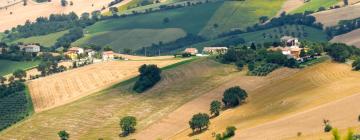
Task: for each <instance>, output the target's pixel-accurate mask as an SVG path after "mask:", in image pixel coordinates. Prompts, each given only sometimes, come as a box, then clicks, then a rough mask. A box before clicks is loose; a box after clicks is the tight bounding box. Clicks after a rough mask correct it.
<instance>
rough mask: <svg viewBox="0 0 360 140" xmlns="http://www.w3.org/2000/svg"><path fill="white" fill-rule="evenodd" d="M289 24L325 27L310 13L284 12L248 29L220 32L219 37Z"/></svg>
mask: <svg viewBox="0 0 360 140" xmlns="http://www.w3.org/2000/svg"><path fill="white" fill-rule="evenodd" d="M289 24H290V25H293V24H297V25H306V26H310V27H314V28H318V29H322V28H323V25H322V24H321V23H317V22H316V19H315V17H313V16H311V15H309V13H302V14H293V15H287V14H286V13H282V14H281V16H280V17H275V18H272V19H271V20H270V21H269V22H266V23H265V24H255V25H253V26H251V27H247V28H246V31H242V30H240V29H237V30H232V31H229V32H225V33H222V34H220V35H219V37H225V36H231V35H236V34H242V33H246V32H254V31H259V30H264V29H270V28H273V27H279V26H283V25H289Z"/></svg>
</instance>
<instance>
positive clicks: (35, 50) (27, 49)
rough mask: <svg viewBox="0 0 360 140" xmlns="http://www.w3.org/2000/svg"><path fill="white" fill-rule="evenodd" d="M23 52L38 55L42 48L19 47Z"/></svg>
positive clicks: (32, 46) (31, 46) (36, 46)
mask: <svg viewBox="0 0 360 140" xmlns="http://www.w3.org/2000/svg"><path fill="white" fill-rule="evenodd" d="M19 48H20V50H21V51H24V52H28V53H38V52H40V46H38V45H19Z"/></svg>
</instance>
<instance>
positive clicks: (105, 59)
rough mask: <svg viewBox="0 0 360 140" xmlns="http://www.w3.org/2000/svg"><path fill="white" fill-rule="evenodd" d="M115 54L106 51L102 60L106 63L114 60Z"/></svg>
mask: <svg viewBox="0 0 360 140" xmlns="http://www.w3.org/2000/svg"><path fill="white" fill-rule="evenodd" d="M114 56H115V53H114V52H113V51H106V52H103V53H102V59H103V60H104V61H107V60H112V59H114Z"/></svg>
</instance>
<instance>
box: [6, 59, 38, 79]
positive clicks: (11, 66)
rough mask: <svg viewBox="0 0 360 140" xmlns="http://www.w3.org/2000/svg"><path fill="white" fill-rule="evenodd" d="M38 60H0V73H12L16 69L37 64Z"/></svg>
mask: <svg viewBox="0 0 360 140" xmlns="http://www.w3.org/2000/svg"><path fill="white" fill-rule="evenodd" d="M38 64H39V62H38V61H23V62H17V61H9V60H0V75H1V76H3V75H7V74H10V73H13V72H14V71H15V70H17V69H28V68H31V67H34V66H36V65H38Z"/></svg>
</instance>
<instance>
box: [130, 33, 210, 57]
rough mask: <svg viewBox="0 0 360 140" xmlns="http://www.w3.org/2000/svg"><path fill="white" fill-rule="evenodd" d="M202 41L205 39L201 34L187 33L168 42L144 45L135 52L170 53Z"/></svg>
mask: <svg viewBox="0 0 360 140" xmlns="http://www.w3.org/2000/svg"><path fill="white" fill-rule="evenodd" d="M202 41H205V39H204V38H203V37H201V36H197V35H193V34H187V35H186V36H185V37H182V38H179V39H177V40H175V41H172V42H169V43H162V42H159V44H152V45H151V46H150V47H144V48H142V49H140V50H137V51H136V52H137V54H144V55H146V56H155V55H163V54H170V53H171V52H173V51H176V50H179V49H181V48H184V47H186V46H189V45H191V44H195V43H199V42H202Z"/></svg>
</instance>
